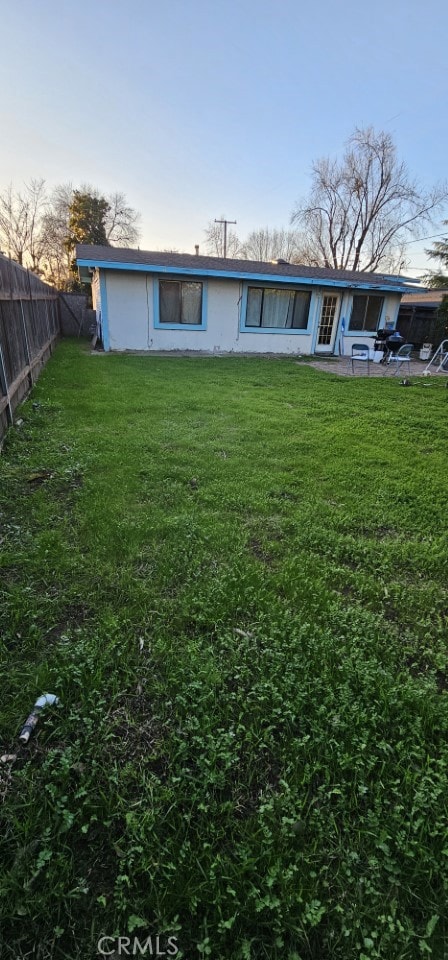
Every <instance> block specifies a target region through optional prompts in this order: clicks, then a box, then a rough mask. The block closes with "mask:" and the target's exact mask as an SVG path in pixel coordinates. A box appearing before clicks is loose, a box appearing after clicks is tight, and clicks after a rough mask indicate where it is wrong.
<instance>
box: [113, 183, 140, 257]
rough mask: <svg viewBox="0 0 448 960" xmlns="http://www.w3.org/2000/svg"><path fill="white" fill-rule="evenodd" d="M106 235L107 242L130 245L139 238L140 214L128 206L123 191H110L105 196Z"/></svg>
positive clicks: (122, 245) (123, 245)
mask: <svg viewBox="0 0 448 960" xmlns="http://www.w3.org/2000/svg"><path fill="white" fill-rule="evenodd" d="M106 199H107V202H108V204H109V211H108V213H107V216H106V236H107V240H108V242H109V243H112V244H114V243H116V244H119V245H120V246H121V247H132V246H135V245H136V244H137V243H138V240H139V238H140V229H139V222H140V214H139V213H137V211H136V210H133V208H132V207H130V206H128V204H127V201H126V197H125V195H124V193H111V194H110V196H108V197H107V198H106Z"/></svg>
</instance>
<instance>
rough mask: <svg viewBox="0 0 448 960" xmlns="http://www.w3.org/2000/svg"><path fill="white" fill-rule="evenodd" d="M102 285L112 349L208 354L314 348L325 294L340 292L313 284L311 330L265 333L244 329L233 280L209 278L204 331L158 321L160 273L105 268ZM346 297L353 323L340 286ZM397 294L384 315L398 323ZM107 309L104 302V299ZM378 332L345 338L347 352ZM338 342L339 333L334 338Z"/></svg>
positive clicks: (342, 313)
mask: <svg viewBox="0 0 448 960" xmlns="http://www.w3.org/2000/svg"><path fill="white" fill-rule="evenodd" d="M101 281H102V283H101V286H102V292H103V300H104V291H106V299H107V307H106V309H107V322H108V333H109V347H110V349H111V350H155V351H159V350H162V351H164V350H167V351H172V350H181V351H186V350H194V351H204V352H206V353H230V352H234V353H296V354H298V353H302V354H309V353H311V352H312V350H313V346H314V336H313V333H314V331H315V328H316V326H317V323H318V319H319V312H320V305H321V302H322V295H323V294H325V293H335V292H336V291H335V290H334V289H333V290H330V289H327V290H324V289H323V288H322V289H320V288H317V287H316V288H314V290H313V294H312V298H311V307H310V317H309V332H307V333H305V334H303V333H283V332H282V333H264V332H261V331H260V332H258V331H250V332H245V331H244V332H241V331H240V308H241V296H242V290H243V284H242V283H241V282H240V281H238V280H233V279H229V280H227V279H207V280H205V281H204V283H205V284H206V287H207V328H206V329H204V330H188V329H185V330H170V329H167V328H156V327H155V326H154V284H155V283H157V282H158V278H157V277H154V276H153V275H152V274H145V273H143V272H138V271H135V272H126V271H119V270H103V271H101ZM340 293H341V296H343V300H342V303H341V311H340V314H339V321H338V322H339V323H340V320H341V318H342V316H345V318H346V327H347V323H348V317H349V311H350V309H351V294H349V293H347V292H346V291H342V290H341V291H340ZM399 303H400V297H399V295H398V294H395V295H393V294H392V295H389V296H388V297H386V302H385V305H384V310H383V317H386V315H387V316H388V317H389V322H390V323H394V324H395V321H396V317H397V314H398V307H399ZM103 314H104V304H103ZM364 336H367V337H368V336H373V337H374V334H372V335H370V334H359V333H357V334H353V335H347V334H346V336H345V337H344V351H345V352H346V353H350V352H351V343H352V342H353V343H356V342H357V341H358V340H359V339H360V337H364ZM335 343H336V345H337V337H336V339H335Z"/></svg>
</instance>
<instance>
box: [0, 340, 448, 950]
mask: <svg viewBox="0 0 448 960" xmlns="http://www.w3.org/2000/svg"><path fill="white" fill-rule="evenodd" d="M447 401H448V392H447V390H446V389H445V382H444V381H441V380H435V379H434V380H429V381H428V382H427V384H426V385H424V384H423V382H422V383H421V384H417V383H415V384H414V385H413V387H412V388H411V389H403V388H402V387H400V385H399V382H398V378H394V379H380V380H373V381H371V382H370V381H369V380H368V379H367V378H361V379H354V378H353V379H351V378H348V377H341V378H338V377H337V376H336V375H333V374H322V373H318V372H316V371H315V370H313V369H312V368H311V367H310V366H309V365H307V364H297V363H295V362H294V360H293V359H283V360H282V359H277V360H259V359H256V358H253V359H244V358H229V359H218V358H204V359H186V358H184V359H179V358H175V357H172V358H157V357H126V356H95V357H91V356H90V355H89V353H88V350H87V349H86V348H85V347H83V346H80V344H79V343H77V342H75V343H72V342H64V343H62V344H61V345H60V346H59V348H58V350H57V351H56V354H55V356H54V357H53V359H52V360H51V361H50V363H49V365H48V366H47V368H46V370H45V372H44V373H43V374H42V376H41V378H40V380H39V383H38V384H37V385H36V387H35V389H34V391H33V393H32V395H31V397H30V398H29V400H28V401H27V402H26V404H25V405H24V407H23V408H22V412H21V414H20V415H21V416H22V417H23V419H24V423H23V425H22V426H21V427H20V428H17V429H14V430H11V431H10V433H9V435H8V438H7V442H6V444H5V448H4V451H3V454H2V456H1V457H0V527H1V530H0V541H1V542H0V551H1V553H0V557H1V559H0V575H1V605H0V631H1V635H0V653H1V658H2V677H3V692H2V699H1V708H0V736H1V743H0V753H4V752H6V753H17V760H16V762H15V763H13V764H11V763H1V762H0V799H3V805H2V808H1V810H2V819H1V826H0V854H1V861H0V862H1V863H2V868H1V869H2V874H1V879H0V901H1V914H0V916H1V925H0V926H1V933H0V956H1V957H2V960H3V957H4V958H14V960H20V958H25V957H28V956H31V952H32V951H33V950H34V951H35V954H34V955H35V956H36V957H37V958H38V960H46V958H58V960H59V958H61V960H62V958H70V960H74V958H79V960H87V958H91V957H95V956H96V955H97V953H96V951H97V947H96V944H97V941H98V939H99V937H100V936H101V935H106V936H110V937H115V936H122V937H125V936H129V937H130V939H131V947H129V949H132V944H133V938H134V937H136V936H137V937H138V938H139V940H140V941H144V940H145V939H146V937H148V936H149V935H152V936H153V944H155V936H156V935H157V934H158V935H159V937H160V950H162V948H164V949H165V950H166V942H167V938H168V937H169V936H171V937H176V938H177V946H178V947H179V952H178V954H177V956H178V957H181V956H182V957H185V958H186V960H194V958H197V960H201V958H207V957H210V958H211V960H221V958H229V960H237V958H240V960H244V958H245V960H259V958H266V960H276V958H278V960H280V958H281V960H299V958H300V960H367V958H368V960H373V958H381V960H389V958H390V960H405V958H409V960H413V958H418V957H422V956H423V957H424V956H426V955H427V956H430V955H432V957H433V958H436V960H439V958H443V957H445V956H446V953H445V952H444V951H445V949H446V947H445V944H446V943H447V942H448V918H447V890H448V832H447V831H448V818H447V813H448V648H447V635H446V614H447V593H448V591H447V584H448V579H447V560H448V547H447V539H446V520H447V502H448V481H447V435H448V429H447ZM47 691H48V692H51V693H56V694H57V695H58V696H59V697H60V700H61V704H60V706H59V707H56V708H49V709H48V710H47V712H46V713H45V714H44V715H43V716H42V718H41V720H40V722H39V726H38V728H37V730H36V732H35V734H34V736H33V737H32V739H31V740H30V743H29V745H28V746H27V747H22V746H20V745H19V744H18V740H17V736H18V733H19V732H20V728H21V724H22V723H23V721H24V719H25V717H26V715H27V713H28V712H29V710H30V708H31V706H32V704H33V703H34V701H35V699H36V697H37V696H39V695H40V694H41V693H44V692H47ZM111 943H112V941H108V942H107V946H106V947H105V949H107V950H111V949H112V947H111V946H110V944H111ZM163 944H165V947H163ZM146 955H149V953H147V954H146ZM153 955H155V947H154V946H153ZM169 955H170V954H169V953H167V956H169Z"/></svg>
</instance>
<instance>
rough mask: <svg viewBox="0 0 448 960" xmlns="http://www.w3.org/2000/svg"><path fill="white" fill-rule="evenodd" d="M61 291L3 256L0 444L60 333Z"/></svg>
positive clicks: (0, 261)
mask: <svg viewBox="0 0 448 960" xmlns="http://www.w3.org/2000/svg"><path fill="white" fill-rule="evenodd" d="M58 297H59V294H58V291H57V290H55V289H54V287H50V286H49V285H48V284H47V283H44V282H43V281H42V280H40V279H39V277H36V276H35V275H34V274H32V273H30V272H29V270H25V269H24V268H23V267H20V266H19V264H18V263H15V262H14V261H11V260H9V259H8V258H7V257H4V256H2V255H1V254H0V442H1V439H2V437H3V435H4V433H5V431H6V429H7V427H8V425H9V424H11V423H12V422H13V416H14V410H15V408H16V407H17V405H18V404H19V403H20V402H21V400H23V398H24V397H25V396H26V394H27V393H28V391H29V389H30V388H31V387H32V385H33V383H34V381H35V379H36V378H37V377H38V376H39V373H40V371H41V369H42V367H43V366H44V365H45V363H46V362H47V360H48V358H49V357H50V356H51V353H52V350H53V346H54V343H55V341H56V340H57V338H58V336H59V332H60V319H59V303H58Z"/></svg>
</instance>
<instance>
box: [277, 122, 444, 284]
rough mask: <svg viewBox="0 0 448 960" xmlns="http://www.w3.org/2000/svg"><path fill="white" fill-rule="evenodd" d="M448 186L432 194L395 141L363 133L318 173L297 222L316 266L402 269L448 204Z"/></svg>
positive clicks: (357, 132)
mask: <svg viewBox="0 0 448 960" xmlns="http://www.w3.org/2000/svg"><path fill="white" fill-rule="evenodd" d="M447 197H448V190H447V186H446V184H442V185H440V186H436V187H434V188H433V189H432V190H429V191H428V190H424V189H422V188H420V187H419V185H418V184H417V183H416V182H415V181H414V180H411V178H410V177H409V174H408V171H407V168H406V166H405V164H404V163H402V162H400V161H399V160H398V158H397V153H396V148H395V144H394V142H393V140H392V137H391V136H390V134H388V133H385V132H383V131H379V132H375V130H374V129H373V128H372V127H367V128H366V129H364V130H360V129H356V130H355V132H354V133H353V134H352V136H351V137H350V140H349V142H348V146H347V150H346V152H345V154H344V156H343V158H342V160H341V161H338V160H330V159H329V158H323V159H320V160H316V161H315V163H314V164H313V167H312V187H311V193H310V195H309V197H308V198H307V199H306V200H304V201H302V202H299V203H298V205H297V206H296V209H295V210H294V212H293V214H292V218H291V221H292V223H295V224H298V225H299V226H300V227H301V228H302V229H303V231H304V233H305V235H306V255H307V258H308V262H314V263H316V265H321V266H326V267H333V268H335V269H340V270H343V269H345V270H369V271H373V270H377V269H378V268H382V269H389V270H390V269H397V268H398V269H400V268H401V269H402V268H403V267H404V266H405V260H404V257H403V252H404V245H405V243H406V239H407V237H408V236H409V235H412V236H414V237H418V236H420V235H421V231H422V228H423V227H424V226H425V225H427V224H428V223H430V222H432V220H433V218H434V216H435V214H436V212H437V211H438V210H439V208H440V207H441V205H442V204H443V203H444V202H446V200H447Z"/></svg>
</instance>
